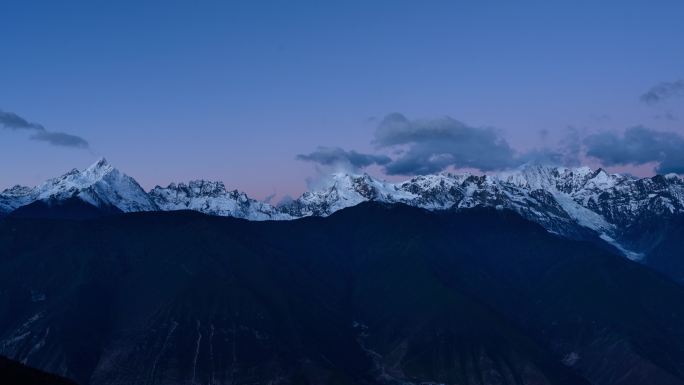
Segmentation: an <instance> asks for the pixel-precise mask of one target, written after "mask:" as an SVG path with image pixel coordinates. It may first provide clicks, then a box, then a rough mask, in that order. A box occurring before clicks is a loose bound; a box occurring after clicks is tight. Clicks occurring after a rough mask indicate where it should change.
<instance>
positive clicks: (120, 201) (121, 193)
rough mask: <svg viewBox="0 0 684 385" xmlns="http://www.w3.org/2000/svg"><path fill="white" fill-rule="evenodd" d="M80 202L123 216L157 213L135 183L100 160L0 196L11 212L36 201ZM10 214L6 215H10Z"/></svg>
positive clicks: (0, 199)
mask: <svg viewBox="0 0 684 385" xmlns="http://www.w3.org/2000/svg"><path fill="white" fill-rule="evenodd" d="M69 198H79V199H81V200H83V201H84V202H87V203H90V204H92V205H93V206H96V207H115V208H117V209H119V210H121V211H123V212H131V211H153V210H157V207H156V206H155V204H154V203H153V202H152V201H151V200H150V198H149V196H148V195H147V193H146V192H145V190H143V189H142V187H140V185H139V184H138V182H136V181H135V179H133V178H131V177H129V176H128V175H126V174H123V173H121V172H120V171H119V170H117V169H115V168H114V167H112V166H111V165H110V164H109V163H107V160H106V159H104V158H102V159H100V160H98V161H97V162H96V163H94V164H93V165H91V166H90V167H88V168H87V169H85V170H83V171H79V170H77V169H73V170H71V171H69V172H67V173H66V174H64V175H62V176H60V177H57V178H52V179H49V180H47V181H45V182H44V183H42V184H41V185H38V186H36V187H33V188H30V187H22V186H15V187H12V188H11V189H7V190H5V191H3V192H2V193H0V202H3V203H4V204H0V210H1V209H2V207H3V206H4V207H8V208H11V210H14V209H16V208H18V207H21V206H24V205H26V204H29V203H32V202H35V201H48V202H55V201H60V200H65V199H69ZM11 210H9V211H11Z"/></svg>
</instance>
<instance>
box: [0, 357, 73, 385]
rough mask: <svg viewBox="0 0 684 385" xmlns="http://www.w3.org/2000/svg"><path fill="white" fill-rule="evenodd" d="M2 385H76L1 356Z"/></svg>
mask: <svg viewBox="0 0 684 385" xmlns="http://www.w3.org/2000/svg"><path fill="white" fill-rule="evenodd" d="M0 383H2V384H11V385H76V383H74V382H72V381H69V380H67V379H66V378H61V377H58V376H55V375H52V374H48V373H45V372H41V371H40V370H36V369H33V368H29V367H28V366H26V365H22V364H21V363H19V362H16V361H12V360H10V359H7V358H5V357H2V356H0Z"/></svg>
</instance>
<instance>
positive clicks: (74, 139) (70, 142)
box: [31, 131, 88, 148]
mask: <svg viewBox="0 0 684 385" xmlns="http://www.w3.org/2000/svg"><path fill="white" fill-rule="evenodd" d="M31 140H37V141H41V142H47V143H50V144H51V145H53V146H63V147H75V148H88V142H87V141H86V140H85V139H83V138H81V137H80V136H76V135H70V134H65V133H63V132H50V131H39V132H36V133H35V134H33V135H31Z"/></svg>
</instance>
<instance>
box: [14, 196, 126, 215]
mask: <svg viewBox="0 0 684 385" xmlns="http://www.w3.org/2000/svg"><path fill="white" fill-rule="evenodd" d="M121 213H123V212H122V211H121V210H119V209H118V208H116V207H114V206H102V207H96V206H93V205H91V204H90V203H87V202H84V201H82V200H81V199H79V198H76V197H73V198H68V199H63V200H56V199H53V200H47V201H42V200H41V201H35V202H33V203H29V204H27V205H26V206H21V207H19V208H18V209H16V210H14V211H12V212H11V213H9V214H8V216H10V217H13V218H26V219H94V218H100V217H104V216H109V215H116V214H121Z"/></svg>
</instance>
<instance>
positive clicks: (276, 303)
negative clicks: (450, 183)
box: [0, 202, 684, 385]
mask: <svg viewBox="0 0 684 385" xmlns="http://www.w3.org/2000/svg"><path fill="white" fill-rule="evenodd" d="M680 223H681V222H680ZM677 229H679V230H677ZM670 230H671V231H672V234H673V235H675V236H676V235H678V234H680V233H679V232H678V231H681V228H677V227H676V226H675V225H673V226H671V227H670ZM660 245H661V247H663V248H668V247H670V243H669V241H663V242H662V243H661V244H660ZM613 251H614V250H610V249H608V248H604V247H601V246H600V245H598V244H597V243H595V242H587V241H579V240H572V239H568V238H566V237H562V236H559V235H557V234H553V233H551V232H549V231H548V230H546V229H545V228H543V227H542V226H540V225H539V224H536V223H534V222H532V221H529V220H528V219H526V218H524V217H522V216H521V215H519V214H518V213H516V212H515V211H513V210H508V209H496V208H487V207H476V208H472V209H470V210H457V211H453V210H443V211H429V210H425V209H421V208H417V207H411V206H407V205H404V204H387V203H382V202H365V203H361V204H358V205H356V206H354V207H350V208H347V209H344V210H340V211H337V212H335V213H333V214H332V215H330V216H328V217H325V218H324V217H309V218H302V219H298V220H292V221H246V220H243V219H238V218H231V217H219V216H207V215H203V214H201V213H197V212H192V211H177V212H140V213H129V214H125V215H109V216H102V217H99V218H92V219H88V220H71V219H54V218H52V219H38V218H20V217H13V216H10V217H7V218H5V219H3V220H0V266H1V268H0V355H5V356H8V357H10V358H12V359H15V360H18V361H21V362H23V363H25V364H27V365H29V366H32V367H35V368H39V369H42V370H45V371H48V372H51V373H55V374H58V375H61V376H64V377H67V378H70V379H72V380H74V381H76V382H77V383H79V384H82V385H86V384H88V385H90V384H92V385H104V384H257V383H260V384H269V383H270V384H424V383H446V384H478V385H482V384H533V385H541V384H573V385H574V384H597V385H608V384H611V385H613V384H618V385H631V384H634V385H636V384H645V383H654V384H662V385H670V384H672V385H675V384H677V385H679V384H684V287H683V286H681V285H680V284H678V283H676V282H674V281H673V280H671V279H669V278H667V277H665V276H664V275H661V274H659V273H657V272H655V271H653V270H651V269H650V268H648V267H645V266H643V265H642V264H639V263H636V262H633V261H631V260H629V259H628V258H624V257H623V256H620V255H618V254H616V253H614V252H613Z"/></svg>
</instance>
